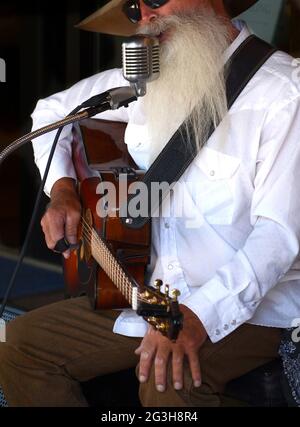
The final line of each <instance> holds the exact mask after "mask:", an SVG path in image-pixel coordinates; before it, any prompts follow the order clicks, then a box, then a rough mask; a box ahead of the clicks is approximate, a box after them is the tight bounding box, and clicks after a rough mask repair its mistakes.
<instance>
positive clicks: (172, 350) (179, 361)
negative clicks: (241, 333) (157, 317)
mask: <svg viewBox="0 0 300 427" xmlns="http://www.w3.org/2000/svg"><path fill="white" fill-rule="evenodd" d="M180 310H181V312H182V313H183V315H184V320H183V329H182V330H181V331H180V333H179V336H178V339H177V341H176V343H173V342H172V341H170V340H169V339H168V338H166V337H164V336H163V335H162V334H161V333H160V332H158V331H156V330H154V328H153V327H152V326H151V327H149V329H148V332H147V334H146V335H145V337H144V338H143V340H142V342H141V345H140V346H139V347H138V348H137V349H136V350H135V354H137V355H138V356H140V367H139V379H140V382H141V383H144V382H146V381H148V378H149V374H150V370H151V367H152V364H153V362H154V369H155V384H156V388H157V390H158V391H160V392H163V391H165V389H166V383H167V366H168V362H169V359H171V362H172V372H173V386H174V388H175V389H176V390H180V389H182V387H183V361H184V357H185V356H186V357H187V359H188V361H189V366H190V370H191V374H192V378H193V382H194V386H195V387H200V385H201V371H200V363H199V349H200V347H201V346H202V345H203V343H204V342H205V340H206V339H207V333H206V331H205V329H204V326H203V325H202V323H201V321H200V320H199V319H198V317H197V316H196V315H195V313H193V312H192V311H191V310H190V309H189V308H187V307H186V306H184V305H180Z"/></svg>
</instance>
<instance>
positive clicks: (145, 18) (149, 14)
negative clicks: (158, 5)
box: [139, 1, 158, 25]
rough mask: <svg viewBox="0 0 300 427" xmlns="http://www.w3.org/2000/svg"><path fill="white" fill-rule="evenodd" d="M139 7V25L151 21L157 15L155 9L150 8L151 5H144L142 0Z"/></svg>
mask: <svg viewBox="0 0 300 427" xmlns="http://www.w3.org/2000/svg"><path fill="white" fill-rule="evenodd" d="M140 9H141V16H142V19H141V20H140V22H139V23H140V24H141V25H145V24H149V23H150V22H153V21H154V20H155V19H156V18H157V16H158V14H157V13H156V12H155V10H154V9H151V7H148V6H146V5H145V3H144V2H143V1H140Z"/></svg>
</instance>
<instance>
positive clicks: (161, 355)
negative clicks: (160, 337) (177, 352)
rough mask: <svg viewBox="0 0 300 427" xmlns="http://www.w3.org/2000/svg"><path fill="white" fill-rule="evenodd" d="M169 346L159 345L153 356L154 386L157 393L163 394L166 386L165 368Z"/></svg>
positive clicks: (169, 351)
mask: <svg viewBox="0 0 300 427" xmlns="http://www.w3.org/2000/svg"><path fill="white" fill-rule="evenodd" d="M170 353H171V345H170V344H169V345H160V346H159V347H158V348H157V351H156V355H155V361H154V366H155V384H156V389H157V391H160V392H164V391H165V390H166V385H167V366H168V360H169V356H170Z"/></svg>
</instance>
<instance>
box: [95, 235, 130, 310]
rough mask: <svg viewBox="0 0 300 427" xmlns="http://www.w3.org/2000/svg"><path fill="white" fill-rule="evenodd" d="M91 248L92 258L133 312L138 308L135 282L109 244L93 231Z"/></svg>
mask: <svg viewBox="0 0 300 427" xmlns="http://www.w3.org/2000/svg"><path fill="white" fill-rule="evenodd" d="M89 243H90V247H91V252H92V256H93V258H94V259H95V261H96V262H97V263H98V264H99V265H100V267H101V268H102V269H103V270H104V271H105V273H106V274H107V276H108V277H109V278H110V279H111V281H112V282H113V283H114V285H115V286H116V287H117V288H118V290H119V291H120V292H121V293H122V295H123V296H124V297H125V298H126V300H127V301H128V302H129V304H130V305H131V306H132V308H133V310H137V306H138V301H137V300H138V288H137V285H136V284H135V283H134V281H133V280H132V279H131V278H130V277H129V276H128V274H127V273H126V271H125V270H124V268H123V267H122V265H121V264H120V263H119V261H118V260H117V258H116V257H115V256H114V254H113V253H112V252H111V250H110V249H109V247H108V246H107V244H106V243H105V241H104V240H103V239H101V237H100V236H99V235H98V234H97V232H96V230H94V229H92V231H91V235H90V242H89Z"/></svg>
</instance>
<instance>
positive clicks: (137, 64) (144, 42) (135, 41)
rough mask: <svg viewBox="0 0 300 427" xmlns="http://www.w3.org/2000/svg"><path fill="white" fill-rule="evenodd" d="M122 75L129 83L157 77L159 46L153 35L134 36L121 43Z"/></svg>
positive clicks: (148, 80)
mask: <svg viewBox="0 0 300 427" xmlns="http://www.w3.org/2000/svg"><path fill="white" fill-rule="evenodd" d="M122 56H123V75H124V77H125V79H126V80H128V81H129V82H131V83H139V82H142V81H143V82H150V81H153V80H156V79H157V78H158V77H159V72H160V62H159V57H160V47H159V42H158V39H157V38H155V37H145V36H135V37H131V39H130V40H129V41H127V42H124V43H123V45H122Z"/></svg>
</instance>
